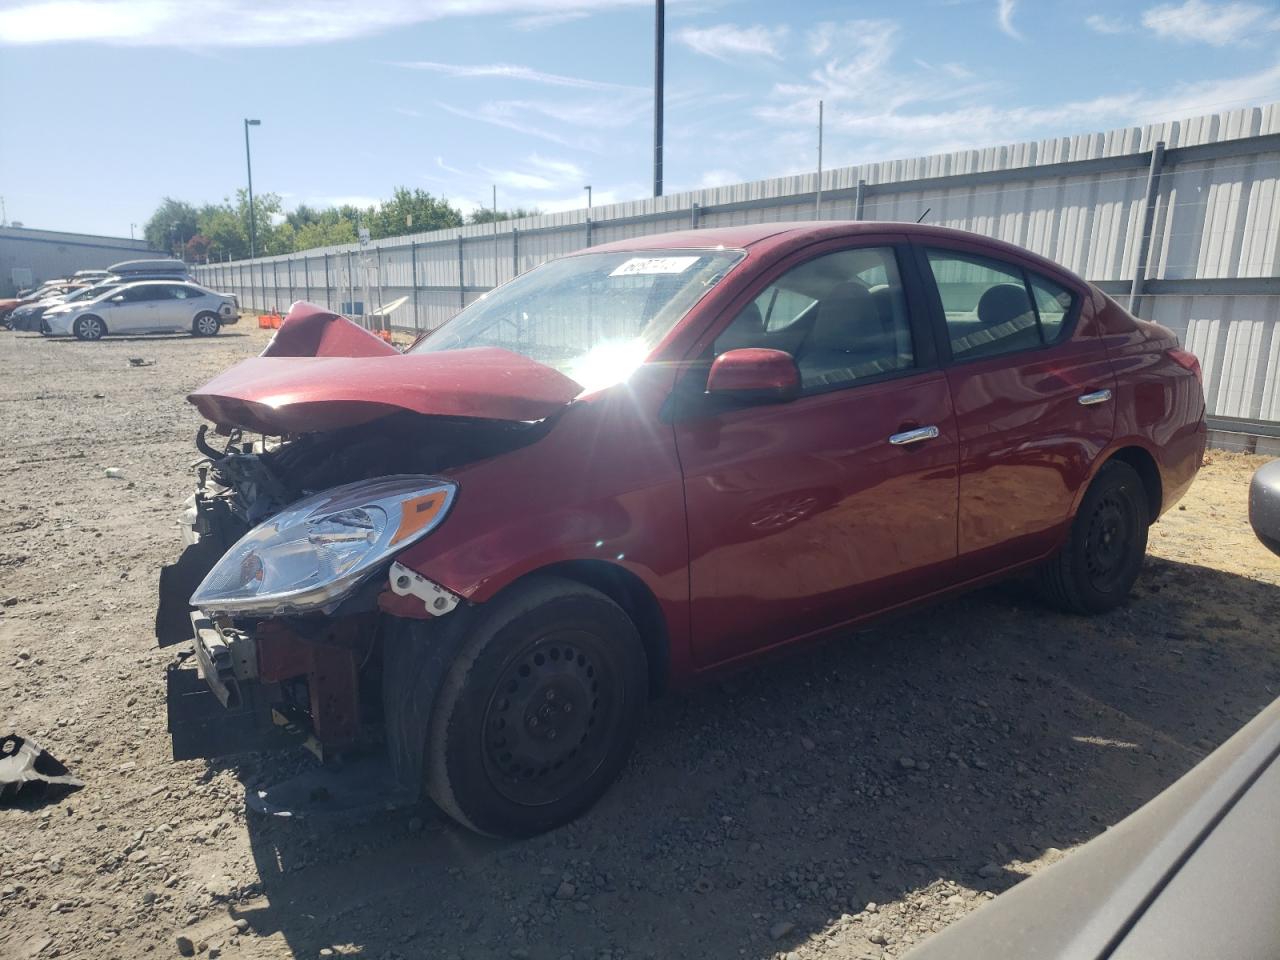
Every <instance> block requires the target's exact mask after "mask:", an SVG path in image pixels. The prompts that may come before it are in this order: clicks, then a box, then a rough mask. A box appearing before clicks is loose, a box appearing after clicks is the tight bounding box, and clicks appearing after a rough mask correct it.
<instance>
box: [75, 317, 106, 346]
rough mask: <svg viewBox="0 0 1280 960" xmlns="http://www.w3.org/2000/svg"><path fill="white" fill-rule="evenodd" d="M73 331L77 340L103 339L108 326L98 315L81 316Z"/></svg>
mask: <svg viewBox="0 0 1280 960" xmlns="http://www.w3.org/2000/svg"><path fill="white" fill-rule="evenodd" d="M72 332H73V333H75V335H76V339H77V340H101V339H102V335H103V334H104V333H106V332H107V326H106V324H104V323H103V322H102V320H101V319H99V318H98V317H94V316H88V317H81V318H80V319H79V320H77V321H76V325H75V329H74V330H73V331H72Z"/></svg>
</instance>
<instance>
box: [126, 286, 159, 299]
mask: <svg viewBox="0 0 1280 960" xmlns="http://www.w3.org/2000/svg"><path fill="white" fill-rule="evenodd" d="M120 296H123V297H124V300H125V303H145V302H146V301H148V300H166V299H168V296H169V295H168V294H167V293H166V292H165V289H164V287H159V286H145V287H128V288H126V289H124V290H122V291H121V293H120Z"/></svg>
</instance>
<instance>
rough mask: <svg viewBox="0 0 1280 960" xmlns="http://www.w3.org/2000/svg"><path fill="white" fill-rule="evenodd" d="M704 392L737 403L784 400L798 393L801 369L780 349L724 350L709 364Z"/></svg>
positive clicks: (792, 398)
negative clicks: (709, 370) (705, 390)
mask: <svg viewBox="0 0 1280 960" xmlns="http://www.w3.org/2000/svg"><path fill="white" fill-rule="evenodd" d="M707 395H708V396H713V397H724V398H726V399H729V400H735V401H737V402H739V403H786V402H787V401H789V400H794V399H795V398H796V397H798V396H799V395H800V371H799V369H797V367H796V361H795V358H794V357H792V356H791V354H789V353H786V352H785V351H782V350H769V349H766V348H764V347H743V348H741V349H739V350H726V351H725V352H724V353H722V354H720V356H718V357H716V359H715V362H714V363H712V364H711V372H710V373H709V374H708V375H707Z"/></svg>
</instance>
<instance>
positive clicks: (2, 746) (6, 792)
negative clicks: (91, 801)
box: [0, 731, 84, 798]
mask: <svg viewBox="0 0 1280 960" xmlns="http://www.w3.org/2000/svg"><path fill="white" fill-rule="evenodd" d="M28 784H36V785H38V786H37V788H38V789H48V788H49V787H50V786H57V787H66V788H67V789H70V790H78V789H79V788H80V787H83V786H84V781H82V780H78V779H76V778H75V777H73V776H71V775H70V774H68V773H67V768H66V767H64V766H63V765H62V764H61V763H59V762H58V761H57V760H55V759H54V757H53V755H52V754H50V753H49V752H48V751H46V750H45V749H44V748H43V747H41V746H40V745H39V744H38V743H36V742H35V741H34V740H32V739H30V738H29V737H24V736H23V735H22V734H20V733H14V732H13V731H9V732H7V733H4V734H0V798H3V797H11V796H14V795H16V794H17V793H19V792H20V791H21V790H22V788H23V787H25V786H27V785H28Z"/></svg>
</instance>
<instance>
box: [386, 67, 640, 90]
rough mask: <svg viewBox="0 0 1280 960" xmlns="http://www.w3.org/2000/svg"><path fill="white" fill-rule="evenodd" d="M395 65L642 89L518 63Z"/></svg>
mask: <svg viewBox="0 0 1280 960" xmlns="http://www.w3.org/2000/svg"><path fill="white" fill-rule="evenodd" d="M392 66H396V67H404V68H405V69H406V70H426V71H429V72H431V73H443V74H445V75H446V76H449V77H463V78H473V77H492V78H497V79H501V80H517V81H522V82H528V83H544V84H547V85H549V86H553V87H571V88H573V89H577V90H640V89H645V88H642V87H633V86H628V85H626V84H620V83H607V82H606V81H603V80H588V79H586V78H584V77H570V76H566V75H564V74H560V73H545V72H543V71H541V70H535V69H533V68H532V67H525V66H521V65H520V64H516V63H483V64H470V65H467V64H456V63H437V62H435V61H434V60H411V61H404V62H400V61H397V62H393V64H392Z"/></svg>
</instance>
